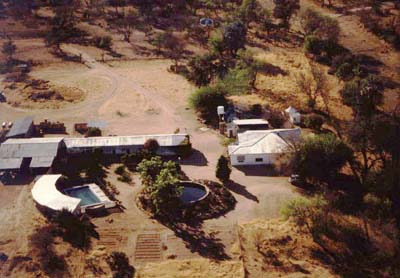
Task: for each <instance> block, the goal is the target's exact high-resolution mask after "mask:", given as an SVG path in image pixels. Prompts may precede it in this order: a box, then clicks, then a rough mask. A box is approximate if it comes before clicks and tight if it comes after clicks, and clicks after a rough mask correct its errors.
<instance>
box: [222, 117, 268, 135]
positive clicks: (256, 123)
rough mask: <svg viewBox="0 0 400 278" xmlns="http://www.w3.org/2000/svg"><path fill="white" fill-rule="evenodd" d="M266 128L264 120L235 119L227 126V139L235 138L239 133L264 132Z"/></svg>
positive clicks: (266, 122) (266, 123)
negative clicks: (249, 131) (248, 131)
mask: <svg viewBox="0 0 400 278" xmlns="http://www.w3.org/2000/svg"><path fill="white" fill-rule="evenodd" d="M268 128H269V123H268V121H267V120H264V119H243V120H239V119H236V120H233V121H232V122H231V123H228V124H227V126H226V131H227V136H228V137H236V136H237V135H238V134H239V133H242V132H245V131H247V130H266V129H268Z"/></svg>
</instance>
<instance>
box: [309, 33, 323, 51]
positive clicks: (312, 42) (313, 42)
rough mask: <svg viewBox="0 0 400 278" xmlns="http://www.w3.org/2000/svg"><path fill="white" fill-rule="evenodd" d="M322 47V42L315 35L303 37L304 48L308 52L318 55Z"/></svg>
mask: <svg viewBox="0 0 400 278" xmlns="http://www.w3.org/2000/svg"><path fill="white" fill-rule="evenodd" d="M323 48H324V44H323V42H322V41H321V40H320V39H319V38H318V37H316V36H313V35H310V36H306V37H305V39H304V49H305V51H306V52H308V53H312V54H315V55H318V54H320V53H321V52H322V50H323Z"/></svg>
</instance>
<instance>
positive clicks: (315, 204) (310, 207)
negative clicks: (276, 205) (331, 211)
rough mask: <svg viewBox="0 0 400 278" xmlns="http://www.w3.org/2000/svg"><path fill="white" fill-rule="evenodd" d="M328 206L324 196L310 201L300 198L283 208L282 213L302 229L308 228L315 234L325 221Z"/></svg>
mask: <svg viewBox="0 0 400 278" xmlns="http://www.w3.org/2000/svg"><path fill="white" fill-rule="evenodd" d="M326 205H327V202H326V200H325V199H324V198H323V197H322V196H316V197H313V198H310V199H308V198H304V197H299V198H296V199H294V200H292V201H290V202H289V203H288V204H287V205H286V206H285V207H283V208H282V210H281V213H282V215H283V216H284V217H285V218H286V219H289V218H292V219H293V220H294V221H295V222H296V224H297V225H299V226H300V227H303V226H306V227H307V229H308V230H309V231H310V232H314V231H315V230H314V229H315V228H316V227H317V226H319V225H320V224H321V223H320V222H321V221H322V220H323V215H324V213H323V212H324V209H325V207H326ZM324 222H325V221H324Z"/></svg>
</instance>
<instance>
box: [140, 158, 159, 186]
mask: <svg viewBox="0 0 400 278" xmlns="http://www.w3.org/2000/svg"><path fill="white" fill-rule="evenodd" d="M162 168H163V162H162V160H161V157H159V156H153V157H152V158H150V159H143V160H142V161H141V162H140V163H139V164H138V166H137V168H136V170H137V171H138V172H139V174H140V178H141V179H142V181H143V183H144V184H145V185H146V186H147V185H150V184H152V183H153V182H154V181H155V180H156V177H157V175H158V174H159V173H160V171H161V169H162Z"/></svg>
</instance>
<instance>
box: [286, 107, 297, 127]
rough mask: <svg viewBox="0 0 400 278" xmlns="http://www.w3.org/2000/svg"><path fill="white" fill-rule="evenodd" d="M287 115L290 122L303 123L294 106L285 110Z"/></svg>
mask: <svg viewBox="0 0 400 278" xmlns="http://www.w3.org/2000/svg"><path fill="white" fill-rule="evenodd" d="M285 113H286V114H287V115H288V116H289V120H290V122H291V123H292V124H299V123H301V114H300V113H299V112H298V111H297V110H296V109H295V108H294V107H292V106H289V107H288V108H287V109H285Z"/></svg>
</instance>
